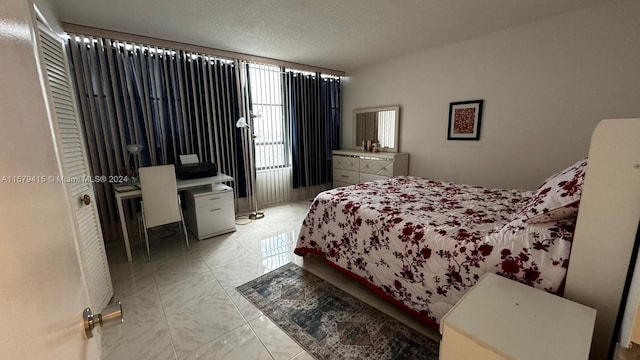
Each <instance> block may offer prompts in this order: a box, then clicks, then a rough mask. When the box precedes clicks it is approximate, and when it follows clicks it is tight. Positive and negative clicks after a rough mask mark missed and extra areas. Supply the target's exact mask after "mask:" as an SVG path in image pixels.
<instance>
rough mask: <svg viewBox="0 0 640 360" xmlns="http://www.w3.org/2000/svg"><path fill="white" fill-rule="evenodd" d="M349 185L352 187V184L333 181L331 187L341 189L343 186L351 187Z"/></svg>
mask: <svg viewBox="0 0 640 360" xmlns="http://www.w3.org/2000/svg"><path fill="white" fill-rule="evenodd" d="M351 185H353V184H349V183H346V182H342V181H337V180H334V181H333V187H334V188H339V187H343V186H351Z"/></svg>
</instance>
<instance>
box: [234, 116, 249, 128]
mask: <svg viewBox="0 0 640 360" xmlns="http://www.w3.org/2000/svg"><path fill="white" fill-rule="evenodd" d="M236 127H238V128H248V127H249V124H248V123H247V119H245V118H244V116H243V117H241V118H240V119H238V121H236Z"/></svg>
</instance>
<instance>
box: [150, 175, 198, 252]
mask: <svg viewBox="0 0 640 360" xmlns="http://www.w3.org/2000/svg"><path fill="white" fill-rule="evenodd" d="M138 172H139V177H140V187H141V190H142V201H141V202H140V204H141V208H142V211H141V213H139V214H138V230H139V231H138V234H140V229H141V226H140V223H141V222H142V228H144V240H145V244H146V247H147V259H148V261H151V252H150V251H149V234H148V232H147V229H149V228H153V227H156V226H160V225H165V224H170V223H174V222H178V223H179V224H181V225H182V229H183V231H184V240H185V243H186V244H187V249H188V248H189V236H188V235H187V227H186V226H185V223H184V217H183V216H182V207H181V206H180V196H179V195H178V187H177V184H176V173H175V168H174V166H173V165H162V166H149V167H142V168H139V169H138Z"/></svg>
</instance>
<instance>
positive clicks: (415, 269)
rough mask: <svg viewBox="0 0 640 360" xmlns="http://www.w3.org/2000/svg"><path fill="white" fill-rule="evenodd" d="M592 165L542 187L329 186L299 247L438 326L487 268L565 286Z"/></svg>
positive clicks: (410, 182) (405, 181)
mask: <svg viewBox="0 0 640 360" xmlns="http://www.w3.org/2000/svg"><path fill="white" fill-rule="evenodd" d="M586 164H587V161H586V159H582V160H580V161H578V162H576V163H575V164H573V165H571V166H570V167H568V168H567V169H565V170H563V171H561V172H559V173H558V174H554V175H553V176H551V177H549V178H548V179H547V180H546V181H545V182H543V184H542V185H541V186H540V187H539V188H538V189H537V191H521V190H503V189H488V188H483V187H479V186H471V185H462V184H454V183H450V182H445V181H439V180H432V179H424V178H418V177H411V176H402V177H395V178H390V179H384V180H378V181H374V182H368V183H364V184H358V185H353V186H348V187H342V188H336V189H332V190H328V191H325V192H323V193H320V194H319V195H318V196H317V197H316V198H315V199H314V201H313V203H312V205H311V207H310V209H309V211H308V213H307V215H306V217H305V219H304V221H303V224H302V228H301V231H300V234H299V237H298V241H297V244H296V249H295V253H296V254H298V255H303V254H306V253H310V254H315V255H319V256H322V257H324V259H325V261H326V262H327V264H329V265H330V266H333V267H335V268H337V269H339V270H340V271H342V272H344V273H346V274H348V275H349V276H351V277H353V278H355V279H357V280H358V281H360V282H362V283H364V284H365V285H367V286H368V287H369V288H370V289H372V290H373V291H374V292H376V293H377V294H379V295H380V296H382V297H384V298H385V299H387V300H389V301H391V302H392V303H394V304H396V305H398V306H399V307H401V308H402V309H404V310H405V311H407V312H409V313H411V314H413V315H414V316H416V317H417V318H419V319H421V320H422V321H424V322H426V323H428V324H431V325H433V326H437V324H438V323H439V321H440V319H441V318H442V317H443V316H444V315H445V314H446V312H447V311H448V310H449V309H450V308H451V307H452V306H453V305H454V304H455V303H456V302H457V301H458V300H460V298H461V297H462V296H463V295H464V294H465V292H466V291H467V290H468V289H469V288H471V287H472V286H473V285H474V284H475V283H476V282H477V281H478V280H479V279H480V276H481V275H482V274H483V273H485V272H487V271H489V272H493V273H497V274H499V275H502V276H505V277H507V278H510V279H513V280H516V281H519V282H522V283H525V284H527V285H530V286H534V287H536V288H540V289H543V290H546V291H549V292H552V293H557V292H561V291H562V286H563V281H564V279H565V276H566V273H567V268H568V262H569V255H570V252H571V241H572V237H573V230H574V227H575V219H576V215H577V210H578V205H579V202H580V194H581V189H582V183H583V181H584V173H585V169H586Z"/></svg>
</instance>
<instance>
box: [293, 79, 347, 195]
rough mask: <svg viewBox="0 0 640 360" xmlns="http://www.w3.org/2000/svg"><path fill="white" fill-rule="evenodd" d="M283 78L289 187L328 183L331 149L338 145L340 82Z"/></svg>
mask: <svg viewBox="0 0 640 360" xmlns="http://www.w3.org/2000/svg"><path fill="white" fill-rule="evenodd" d="M283 77H284V81H283V84H284V86H283V87H284V94H285V102H284V103H285V117H286V118H287V120H288V121H289V123H290V124H291V158H292V168H293V187H294V188H299V187H305V186H314V185H321V184H326V183H329V182H331V168H332V167H331V154H332V150H335V149H338V148H339V146H340V79H339V78H334V77H324V78H323V77H322V76H321V74H319V73H316V74H313V75H311V74H305V73H300V72H294V71H287V72H285V74H284V75H283Z"/></svg>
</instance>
